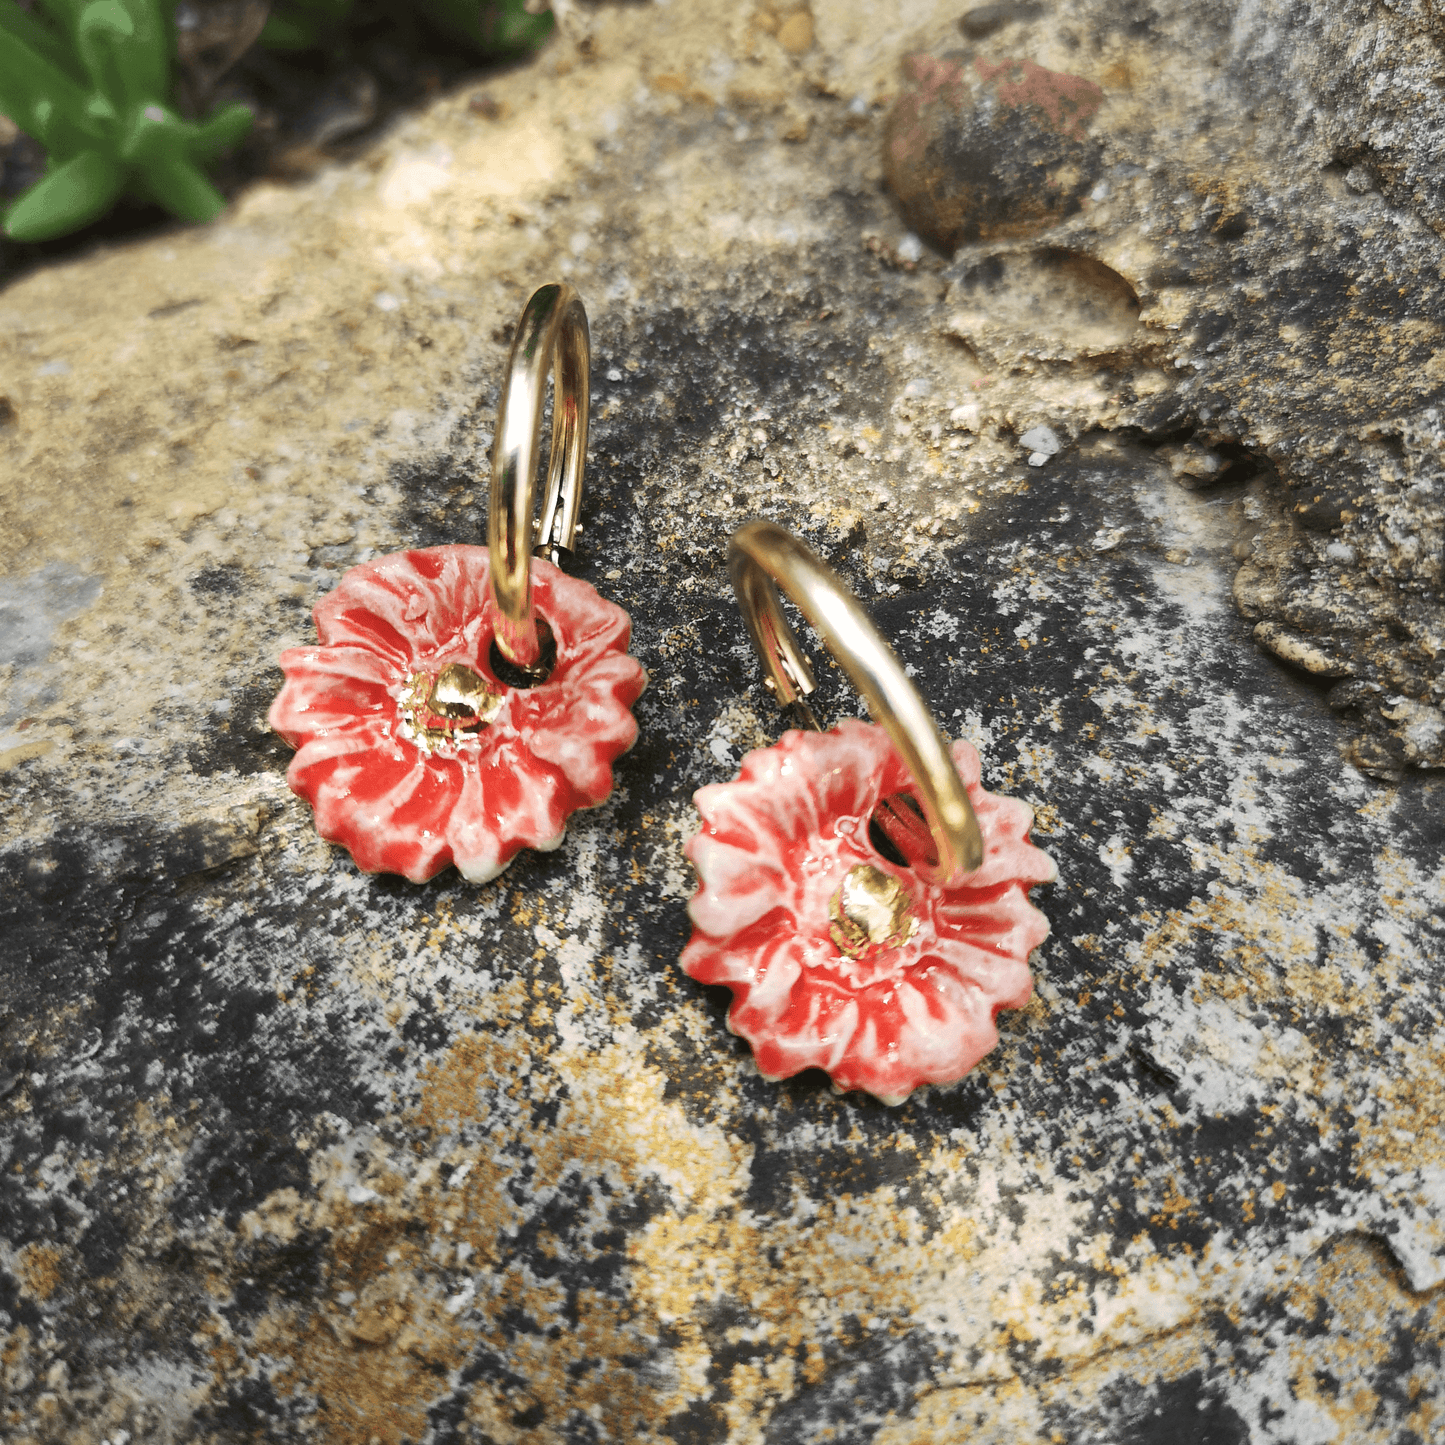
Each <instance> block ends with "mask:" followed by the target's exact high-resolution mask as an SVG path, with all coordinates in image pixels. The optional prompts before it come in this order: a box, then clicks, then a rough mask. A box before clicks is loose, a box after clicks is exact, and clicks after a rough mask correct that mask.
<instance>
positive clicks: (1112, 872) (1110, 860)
mask: <svg viewBox="0 0 1445 1445" xmlns="http://www.w3.org/2000/svg"><path fill="white" fill-rule="evenodd" d="M1099 861H1100V862H1101V863H1102V864H1103V865H1104V866H1105V867H1106V868H1107V869H1108V870H1109V876H1110V877H1111V878H1112V879H1113V880H1114V887H1115V888H1122V887H1123V886H1124V883H1125V880H1126V879H1127V878H1128V877H1129V875H1130V874H1131V873H1132V872H1133V871H1134V860H1133V859H1132V858H1131V857H1130V856H1129V844H1128V841H1127V840H1126V839H1125V837H1124V835H1123V834H1122V833H1115V834H1114V836H1113V837H1112V838H1110V839H1109V841H1108V842H1107V843H1104V844H1103V845H1102V846H1101V847H1100V848H1099Z"/></svg>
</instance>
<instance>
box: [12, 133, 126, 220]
mask: <svg viewBox="0 0 1445 1445" xmlns="http://www.w3.org/2000/svg"><path fill="white" fill-rule="evenodd" d="M124 184H125V171H124V170H123V169H122V167H120V166H118V165H117V164H116V163H115V162H114V161H113V160H112V159H111V158H110V157H109V156H107V155H103V154H102V153H101V152H100V151H94V150H91V151H83V152H81V154H80V155H78V156H76V157H75V158H74V159H73V160H70V161H67V162H66V163H65V164H64V165H63V166H60V167H58V168H57V169H56V170H53V171H51V172H50V174H49V175H47V176H45V177H43V178H42V179H41V180H38V181H36V183H35V184H34V185H33V186H31V187H30V189H29V190H28V191H26V192H25V193H24V194H23V195H22V196H20V198H19V199H18V200H17V201H16V202H15V204H14V205H13V206H11V207H10V211H9V214H8V215H7V216H6V217H5V234H6V235H7V236H9V237H10V238H11V239H12V240H15V241H48V240H49V239H50V238H51V237H52V236H63V235H65V233H66V232H67V231H74V230H76V229H78V228H79V227H81V226H84V225H85V224H86V223H87V222H89V221H93V220H95V218H96V217H97V216H99V215H101V214H102V213H103V212H105V211H107V210H109V209H110V207H111V205H112V204H114V202H115V198H116V197H117V196H118V195H119V194H120V192H121V188H122V187H123V186H124Z"/></svg>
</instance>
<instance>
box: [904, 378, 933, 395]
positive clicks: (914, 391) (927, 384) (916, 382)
mask: <svg viewBox="0 0 1445 1445" xmlns="http://www.w3.org/2000/svg"><path fill="white" fill-rule="evenodd" d="M903 395H904V396H910V397H916V396H932V395H933V383H932V382H931V381H929V379H928V378H927V377H926V376H915V377H914V378H913V380H912V381H910V382H909V383H908V385H907V386H905V387H904V388H903Z"/></svg>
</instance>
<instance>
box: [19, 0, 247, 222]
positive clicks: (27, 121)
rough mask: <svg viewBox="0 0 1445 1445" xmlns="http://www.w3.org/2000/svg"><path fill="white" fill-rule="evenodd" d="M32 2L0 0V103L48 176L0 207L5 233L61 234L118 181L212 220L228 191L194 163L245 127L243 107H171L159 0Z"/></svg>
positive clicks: (210, 156) (91, 211)
mask: <svg viewBox="0 0 1445 1445" xmlns="http://www.w3.org/2000/svg"><path fill="white" fill-rule="evenodd" d="M40 5H41V7H42V8H41V11H40V13H32V12H29V11H26V10H22V9H21V8H20V6H19V4H17V3H16V0H0V113H3V114H5V115H7V116H9V117H10V119H11V120H12V121H14V122H15V124H16V125H18V126H19V127H20V128H21V130H23V131H25V132H26V133H27V134H28V135H31V136H33V137H34V138H35V139H36V140H38V141H39V142H40V143H41V145H43V146H44V147H45V149H46V152H47V156H48V168H47V171H46V174H45V175H44V176H43V177H42V178H41V179H40V180H38V181H37V182H36V183H35V184H34V185H33V186H31V187H30V188H29V190H27V191H25V192H24V193H23V194H21V195H20V196H18V197H17V198H16V199H15V201H14V202H13V203H12V204H11V205H10V207H9V209H8V211H7V212H6V213H5V223H4V229H5V234H6V235H8V236H10V237H11V238H12V239H14V240H17V241H43V240H47V239H49V238H50V237H52V236H62V235H64V234H65V233H66V232H68V231H74V230H76V229H77V228H79V227H80V226H83V225H85V224H86V223H87V222H89V221H93V220H95V219H96V217H98V216H100V215H102V214H103V213H104V212H105V211H107V210H108V209H109V208H110V207H111V205H112V204H114V202H115V200H116V199H117V197H119V196H120V194H121V193H122V192H123V191H127V190H130V191H134V192H136V193H138V194H140V195H143V196H146V197H148V198H150V199H151V200H154V201H156V202H158V203H159V204H160V205H162V206H164V207H165V208H166V209H167V210H168V211H170V212H171V213H172V214H174V215H176V216H179V217H180V218H181V219H182V220H186V221H209V220H210V219H211V218H212V217H213V216H215V215H216V214H217V213H218V212H219V211H220V210H221V208H222V207H223V206H224V204H225V201H224V199H223V198H222V196H221V193H220V192H219V191H218V190H216V188H215V187H214V186H213V185H212V184H211V182H210V181H209V180H208V179H207V178H206V174H205V171H204V169H203V167H204V166H205V165H206V164H207V163H208V162H210V161H213V160H214V159H215V158H216V157H217V156H218V155H219V154H220V153H221V152H222V151H224V150H226V149H227V148H228V147H230V146H233V145H235V144H236V143H237V142H238V141H239V140H241V139H242V138H243V137H244V136H245V134H246V132H247V131H248V130H249V129H250V126H251V119H252V117H251V112H250V110H249V109H248V108H247V107H246V106H244V105H229V106H226V107H224V108H223V109H221V110H219V111H217V112H216V114H214V115H212V116H210V117H209V118H208V119H206V120H204V121H199V122H197V121H190V120H186V119H184V118H183V117H181V116H180V115H178V114H177V113H176V112H175V111H174V110H173V109H172V108H171V106H170V104H169V103H168V101H169V96H170V83H171V56H172V53H173V51H174V42H173V39H172V34H171V18H170V14H169V11H168V9H162V7H161V5H160V4H158V3H157V0H40ZM42 17H43V18H42ZM47 22H49V23H47Z"/></svg>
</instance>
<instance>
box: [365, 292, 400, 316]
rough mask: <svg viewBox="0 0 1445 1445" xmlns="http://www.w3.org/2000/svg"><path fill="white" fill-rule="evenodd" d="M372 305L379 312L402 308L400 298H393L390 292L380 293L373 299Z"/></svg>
mask: <svg viewBox="0 0 1445 1445" xmlns="http://www.w3.org/2000/svg"><path fill="white" fill-rule="evenodd" d="M371 304H372V305H373V306H375V307H376V309H377V310H378V311H396V310H398V309H400V307H401V300H400V298H398V297H396V296H393V295H392V294H391V292H390V291H378V292H377V293H376V295H375V296H373V297H372V298H371Z"/></svg>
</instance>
